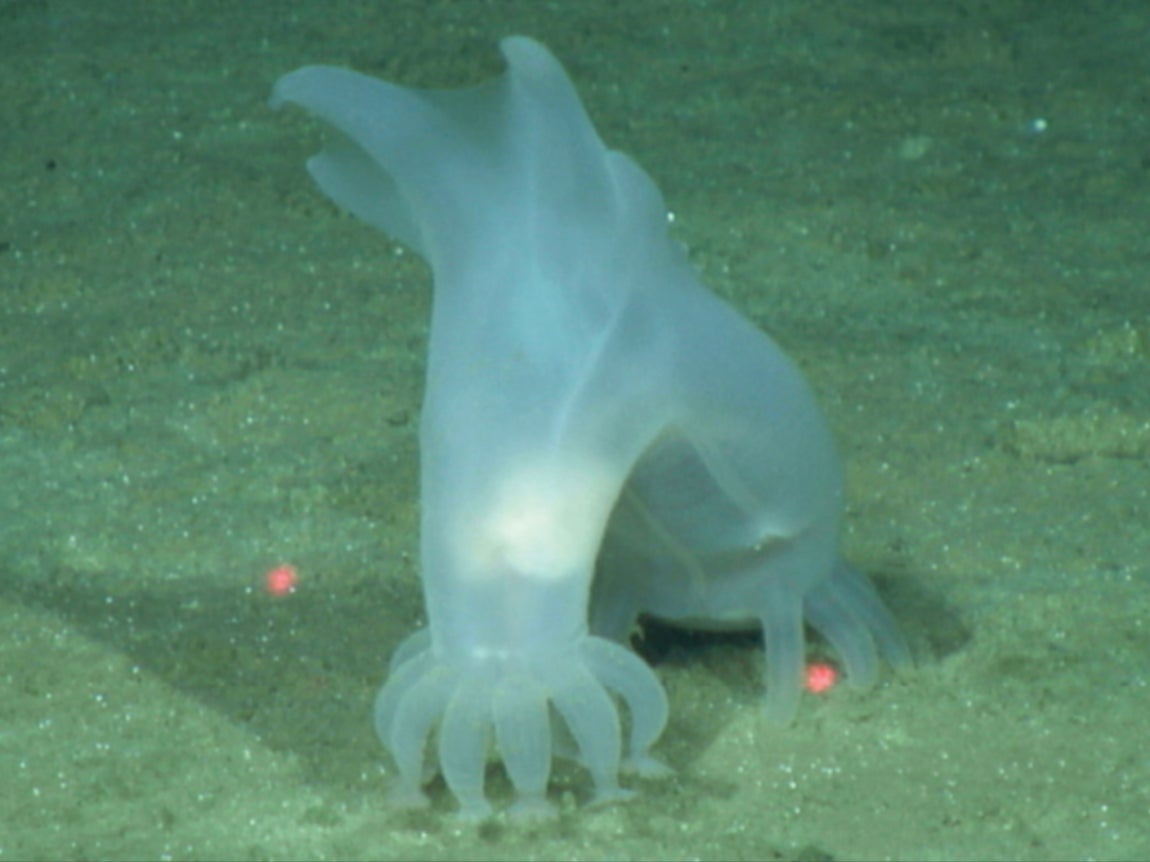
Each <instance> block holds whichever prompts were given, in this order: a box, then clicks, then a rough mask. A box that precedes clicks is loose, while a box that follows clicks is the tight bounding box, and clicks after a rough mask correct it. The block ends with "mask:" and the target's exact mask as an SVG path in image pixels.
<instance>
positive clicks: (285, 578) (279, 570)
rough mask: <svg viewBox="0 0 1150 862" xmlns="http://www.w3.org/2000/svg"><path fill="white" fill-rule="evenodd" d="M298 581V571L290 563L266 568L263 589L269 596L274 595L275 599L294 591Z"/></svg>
mask: <svg viewBox="0 0 1150 862" xmlns="http://www.w3.org/2000/svg"><path fill="white" fill-rule="evenodd" d="M298 583H299V572H297V571H296V567H295V566H293V565H291V564H290V563H284V564H283V565H279V566H275V567H274V568H271V569H268V571H267V574H265V575H264V590H265V591H267V594H268V595H269V596H274V597H275V598H277V599H278V598H282V597H283V596H288V595H291V594H292V593H294V592H295V588H296V584H298Z"/></svg>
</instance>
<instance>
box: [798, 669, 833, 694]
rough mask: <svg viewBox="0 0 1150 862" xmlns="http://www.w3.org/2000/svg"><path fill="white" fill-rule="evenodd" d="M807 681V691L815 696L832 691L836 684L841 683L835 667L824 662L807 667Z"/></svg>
mask: <svg viewBox="0 0 1150 862" xmlns="http://www.w3.org/2000/svg"><path fill="white" fill-rule="evenodd" d="M805 676H806V679H805V680H804V682H803V685H804V686H805V687H806V690H807V691H809V692H812V693H813V694H822V693H823V692H825V691H830V690H831V688H833V687H834V684H835V683H836V682H838V681H839V672H838V671H837V670H835V668H834V666H833V665H829V664H826V663H824V662H815V663H814V664H809V665H807V670H806V674H805Z"/></svg>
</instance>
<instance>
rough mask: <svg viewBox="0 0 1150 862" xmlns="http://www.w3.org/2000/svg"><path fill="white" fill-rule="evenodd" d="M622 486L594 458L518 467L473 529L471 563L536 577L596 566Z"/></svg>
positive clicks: (467, 549) (492, 572)
mask: <svg viewBox="0 0 1150 862" xmlns="http://www.w3.org/2000/svg"><path fill="white" fill-rule="evenodd" d="M618 491H619V483H618V478H617V476H615V474H613V473H611V472H609V471H608V470H607V469H606V468H605V467H604V466H603V465H596V464H593V463H591V462H587V461H579V462H577V463H575V464H555V463H546V462H545V463H535V464H532V465H529V466H524V467H522V468H520V469H517V470H516V471H515V472H514V473H513V474H511V475H509V476H507V477H506V479H504V480H503V481H502V482H500V483H499V485H498V487H497V488H496V489H495V491H494V493H493V495H492V502H491V506H490V508H488V509H487V510H485V511H484V513H483V515H482V516H481V517H480V518H479V519H478V521H479V523H477V524H475V525H474V526H473V527H471V528H470V529H469V530H467V541H466V542H465V545H464V548H463V549H462V550H463V551H464V553H465V555H466V556H467V557H470V559H469V560H468V565H467V566H466V568H467V570H469V571H471V572H473V573H474V575H475V576H477V577H488V578H492V577H508V576H515V577H520V578H530V579H534V580H554V579H558V578H564V577H571V576H573V575H578V574H580V573H585V572H589V571H590V567H591V566H593V565H594V561H595V556H596V554H597V553H598V551H599V543H600V541H601V540H602V537H603V530H604V529H605V528H606V524H607V518H608V517H609V516H610V514H611V508H612V506H613V505H614V503H615V496H616V494H617V493H618Z"/></svg>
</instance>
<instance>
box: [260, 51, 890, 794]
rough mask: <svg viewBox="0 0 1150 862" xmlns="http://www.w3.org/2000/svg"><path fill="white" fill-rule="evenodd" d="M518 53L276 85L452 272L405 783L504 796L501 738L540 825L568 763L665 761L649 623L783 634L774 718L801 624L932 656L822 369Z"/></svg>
mask: <svg viewBox="0 0 1150 862" xmlns="http://www.w3.org/2000/svg"><path fill="white" fill-rule="evenodd" d="M501 48H502V51H503V54H504V56H505V57H506V59H507V63H508V70H507V72H506V73H505V74H504V75H503V76H502V77H500V78H498V79H496V80H493V81H489V82H487V83H484V84H481V85H479V86H477V87H473V88H470V89H463V90H452V91H425V90H416V89H411V88H405V87H398V86H395V85H392V84H388V83H385V82H383V81H378V80H375V79H372V78H368V77H365V76H363V75H359V74H356V73H354V72H350V71H347V70H343V69H333V68H328V67H310V68H304V69H300V70H298V71H296V72H293V73H291V74H289V75H287V76H285V77H284V78H282V79H281V80H280V81H279V82H278V83H277V84H276V88H275V93H274V95H273V104H276V105H279V104H281V103H284V102H292V103H296V104H299V105H301V106H302V107H304V108H306V109H307V110H309V111H311V112H312V113H314V114H316V115H317V116H319V117H320V118H322V119H323V120H325V121H327V122H328V123H329V124H330V125H331V126H333V127H334V128H335V129H337V130H338V131H339V132H340V133H341V135H340V136H339V137H338V138H337V139H336V140H334V141H332V143H330V144H329V145H328V146H327V147H326V148H325V149H324V150H323V152H321V153H320V154H319V155H317V156H316V157H314V158H313V159H311V161H310V162H309V165H308V166H309V169H310V171H311V173H312V175H313V176H314V177H315V179H316V180H317V182H318V183H319V185H320V186H321V188H322V189H323V190H324V191H325V192H326V193H327V194H329V195H330V196H331V197H332V198H333V199H334V200H335V201H336V202H338V203H339V204H341V205H342V206H344V207H346V208H347V209H348V210H350V211H351V212H353V213H355V214H356V215H358V216H359V217H361V218H363V219H364V220H366V221H368V222H369V223H371V224H373V225H375V226H377V227H379V228H381V229H383V230H385V231H387V232H388V233H389V234H390V235H391V236H392V237H394V238H395V239H397V240H399V241H401V242H403V243H406V244H407V245H409V246H411V247H412V248H414V249H415V250H416V251H418V252H419V253H420V254H422V255H423V256H424V257H425V258H426V259H427V260H428V262H429V263H430V265H431V268H432V271H433V274H434V278H435V300H434V307H433V313H432V325H431V344H430V352H429V357H428V371H427V388H426V394H425V401H424V407H423V415H422V420H421V428H420V448H421V494H422V497H421V507H422V526H421V529H422V533H421V567H422V579H423V589H424V596H425V599H426V603H427V612H428V619H429V627H428V629H427V630H424V631H420V632H417V633H415V634H414V635H413V636H411V637H410V638H409V639H408V640H407V641H406V642H405V643H404V644H403V645H401V647H400V648H399V649H398V650H397V652H396V655H395V656H394V657H393V660H392V668H391V673H390V675H389V677H388V680H387V682H386V684H385V685H384V687H383V689H382V691H381V692H380V694H379V698H378V700H377V702H376V711H375V717H376V728H377V730H378V732H379V735H380V738H381V739H382V740H383V742H384V744H385V745H386V746H387V748H388V749H389V750H390V751H391V753H392V755H393V756H394V758H395V761H396V764H397V767H398V771H399V780H398V783H397V787H396V789H395V795H396V797H397V798H398V799H400V800H401V801H404V802H421V801H422V800H423V798H424V797H423V794H422V790H421V786H422V784H423V783H424V781H425V779H426V778H427V777H428V776H429V775H431V774H434V772H436V771H439V772H441V773H442V774H443V776H444V778H445V780H446V782H447V784H448V786H449V787H450V788H451V791H452V793H453V794H454V795H455V797H456V798H457V799H458V801H459V804H460V808H461V810H462V812H463V813H464V814H466V815H483V814H485V813H486V812H487V811H488V810H489V807H488V803H487V800H486V798H485V795H484V773H485V767H486V763H487V761H488V757H489V755H490V753H491V752H492V751H494V752H495V753H496V755H497V757H498V758H499V760H501V761H502V763H503V766H504V768H505V769H506V771H507V774H508V775H509V777H510V779H511V781H512V783H513V784H514V786H515V788H516V791H517V793H518V797H519V799H518V803H517V807H518V809H519V810H521V811H524V812H526V813H536V812H542V811H546V810H547V807H548V803H547V801H546V798H545V797H546V789H547V783H548V778H549V775H550V769H551V763H552V759H553V757H554V756H555V755H556V754H570V755H572V756H574V757H576V758H577V759H578V760H579V761H580V762H581V763H582V764H583V765H584V766H585V767H586V768H587V770H588V771H589V772H590V774H591V777H592V778H593V780H594V783H595V792H596V797H597V798H599V799H611V798H616V797H618V796H621V795H623V794H624V791H622V790H620V788H619V785H618V775H619V772H620V770H621V769H623V768H628V767H630V768H633V769H634V770H636V771H638V772H640V773H654V772H658V771H659V770H660V766H659V764H658V762H657V761H655V760H654V759H653V758H652V757H651V756H650V754H649V749H650V747H651V745H652V744H653V743H654V742H655V741H656V740H657V739H658V737H659V735H660V733H661V732H662V729H663V726H664V724H665V723H666V717H667V701H666V696H665V694H664V692H663V688H662V686H661V684H660V683H659V681H658V679H657V677H656V676H655V674H654V673H653V672H652V670H651V669H650V668H649V667H648V666H647V665H646V664H644V663H643V662H642V661H641V660H639V659H638V658H637V657H636V656H635V655H634V654H633V653H632V652H631V651H630V650H629V649H628V648H627V647H626V645H625V640H626V634H627V632H628V630H629V628H630V627H631V625H632V624H633V622H634V620H635V617H636V616H637V615H638V614H639V613H640V612H647V613H652V614H656V615H659V616H663V617H666V618H668V619H672V620H680V621H684V622H686V623H692V624H703V625H731V624H747V623H750V624H754V623H757V624H759V625H761V626H762V628H763V631H764V636H765V641H766V648H767V687H766V690H767V693H766V703H767V706H766V709H767V713H768V715H769V716H770V717H771V718H772V719H775V720H777V721H787V720H789V719H790V718H791V717H792V716H793V714H794V711H795V708H796V704H797V699H798V694H799V692H800V689H801V677H802V660H803V621H804V619H806V621H807V622H809V623H811V624H812V625H813V626H814V627H815V628H817V629H819V630H820V631H822V633H823V634H824V635H825V636H826V637H827V638H828V639H829V640H830V641H831V643H832V644H833V645H834V646H835V647H836V648H837V649H838V650H839V652H840V654H841V655H842V658H843V661H844V664H845V665H846V668H847V671H848V675H849V677H850V678H852V679H853V680H854V681H856V682H861V683H863V684H866V683H868V682H870V681H871V680H872V679H873V678H874V676H875V672H876V669H877V667H878V655H879V653H882V654H883V655H885V657H886V658H888V659H890V660H891V661H893V662H895V663H902V662H905V661H906V660H907V654H906V650H905V647H904V646H903V643H902V640H901V638H900V637H899V635H898V632H897V629H896V627H895V624H894V622H893V621H892V620H891V618H890V616H889V615H888V613H887V612H886V610H885V609H884V607H883V605H882V604H881V602H880V601H879V599H878V597H877V596H876V594H875V593H874V591H873V589H872V588H871V586H870V584H869V583H868V582H867V581H866V580H865V578H863V577H862V576H861V575H859V574H857V573H856V572H854V571H853V570H852V569H850V568H849V567H848V566H846V564H844V563H843V562H842V561H841V559H840V558H839V553H838V535H839V529H840V519H841V511H842V489H841V478H840V469H839V464H838V460H837V457H836V455H835V452H834V447H833V445H832V442H831V439H830V436H829V434H828V431H827V428H826V425H825V422H824V421H823V419H822V417H821V416H820V414H819V412H818V409H817V407H816V406H815V403H814V400H813V398H812V395H811V393H810V390H809V389H808V387H807V385H806V384H805V382H804V381H803V379H802V377H801V375H800V374H799V373H798V371H797V370H796V369H795V367H794V366H793V365H792V364H791V363H790V361H789V360H788V359H787V358H786V357H785V356H784V355H783V354H782V353H781V352H780V351H779V349H778V348H777V347H776V346H775V344H774V343H773V342H772V341H771V340H770V339H768V338H767V337H766V336H765V335H763V334H762V333H761V332H759V331H758V330H757V329H755V328H754V327H753V326H751V325H750V324H749V323H747V322H746V321H745V320H744V319H743V318H741V317H740V316H739V315H738V314H737V313H735V312H734V311H733V310H732V309H731V308H730V307H728V306H727V305H726V304H725V303H723V302H722V301H720V300H719V299H717V298H716V297H714V296H713V295H712V294H710V293H709V292H708V291H707V290H706V289H705V288H703V287H702V286H701V285H700V284H699V282H698V280H697V278H696V276H695V274H694V272H693V270H692V269H691V267H690V265H689V264H688V263H687V261H686V259H685V257H684V255H683V254H682V252H681V250H680V249H679V248H678V247H677V246H676V245H675V243H674V242H673V241H672V240H671V239H670V238H669V237H668V235H667V232H666V212H665V207H664V204H663V201H662V197H661V196H660V194H659V191H658V189H657V188H656V187H655V185H654V184H653V183H652V182H651V180H650V178H649V177H648V176H647V175H646V174H645V173H644V172H643V171H642V169H641V168H639V167H638V165H636V164H635V163H634V162H633V161H631V160H630V159H629V158H627V157H626V156H624V155H622V154H620V153H618V152H614V151H611V150H608V149H607V148H606V147H605V146H604V145H603V143H602V141H601V140H600V139H599V137H598V135H597V134H596V132H595V130H594V128H593V127H592V125H591V122H590V120H589V119H588V118H587V115H586V113H585V112H584V110H583V107H582V105H581V104H580V102H579V99H578V96H577V95H576V93H575V91H574V88H573V87H572V85H571V83H570V81H569V80H568V78H567V76H566V74H565V73H564V71H563V69H562V67H561V66H560V65H559V64H558V62H557V61H556V60H555V58H554V57H552V56H551V54H550V53H549V52H548V51H547V49H546V48H544V47H543V46H542V45H540V44H539V43H537V42H534V41H532V40H530V39H526V38H522V37H512V38H509V39H505V40H504V41H503V42H502V45H501ZM621 709H623V710H625V711H626V713H627V716H628V718H627V721H626V726H627V727H628V728H629V731H628V734H627V739H625V740H624V739H623V732H622V728H623V727H624V722H623V721H622V720H621V713H620V710H621ZM432 744H434V746H435V750H434V752H429V748H430V746H431V745H432Z"/></svg>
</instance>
